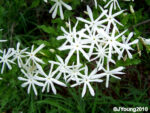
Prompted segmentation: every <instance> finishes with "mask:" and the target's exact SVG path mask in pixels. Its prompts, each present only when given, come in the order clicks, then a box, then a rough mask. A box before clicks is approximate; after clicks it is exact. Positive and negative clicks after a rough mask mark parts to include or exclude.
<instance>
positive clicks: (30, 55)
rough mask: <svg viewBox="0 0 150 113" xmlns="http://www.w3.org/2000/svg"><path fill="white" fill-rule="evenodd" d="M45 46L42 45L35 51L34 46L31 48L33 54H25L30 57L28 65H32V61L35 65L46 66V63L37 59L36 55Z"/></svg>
mask: <svg viewBox="0 0 150 113" xmlns="http://www.w3.org/2000/svg"><path fill="white" fill-rule="evenodd" d="M44 46H45V45H44V44H41V45H40V46H39V47H38V48H37V49H35V50H34V45H33V46H32V48H31V52H25V53H26V54H27V56H28V57H29V58H28V60H27V61H26V64H28V63H30V61H33V63H35V64H38V63H41V64H44V62H43V61H42V60H41V59H39V58H38V57H36V56H35V55H36V53H37V52H39V51H40V50H41V49H42V48H43V47H44Z"/></svg>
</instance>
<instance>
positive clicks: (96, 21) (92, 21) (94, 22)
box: [77, 6, 107, 30]
mask: <svg viewBox="0 0 150 113" xmlns="http://www.w3.org/2000/svg"><path fill="white" fill-rule="evenodd" d="M87 12H88V16H89V17H90V20H86V19H84V18H81V17H77V19H78V20H79V21H81V22H84V23H86V24H88V25H89V26H90V27H92V30H93V29H94V28H96V27H97V26H102V27H104V26H103V25H102V24H103V23H104V22H106V21H103V20H100V19H102V17H103V16H104V15H105V14H106V13H107V10H104V11H103V12H102V13H101V14H100V16H99V17H98V18H97V19H94V17H93V13H92V10H91V8H90V7H89V6H87Z"/></svg>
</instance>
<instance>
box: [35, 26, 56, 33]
mask: <svg viewBox="0 0 150 113" xmlns="http://www.w3.org/2000/svg"><path fill="white" fill-rule="evenodd" d="M38 28H39V29H42V30H43V31H44V32H46V33H48V34H50V33H55V32H56V31H55V29H54V28H52V27H50V26H46V25H41V26H38Z"/></svg>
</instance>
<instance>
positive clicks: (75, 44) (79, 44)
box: [59, 36, 90, 65]
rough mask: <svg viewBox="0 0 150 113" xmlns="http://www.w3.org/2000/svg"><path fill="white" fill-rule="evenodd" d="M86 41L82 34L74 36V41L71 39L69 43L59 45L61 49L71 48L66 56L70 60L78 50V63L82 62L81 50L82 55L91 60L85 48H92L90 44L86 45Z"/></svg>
mask: <svg viewBox="0 0 150 113" xmlns="http://www.w3.org/2000/svg"><path fill="white" fill-rule="evenodd" d="M86 43H87V42H86V41H82V39H81V36H79V37H77V36H76V37H74V40H73V41H70V44H69V45H65V46H61V47H59V50H61V51H62V50H68V49H70V52H69V54H68V56H67V58H66V61H67V62H69V60H70V58H71V56H72V55H73V54H74V53H75V52H76V53H77V65H78V64H80V56H79V52H81V53H82V55H83V56H84V57H85V58H86V59H87V60H89V56H88V54H87V53H86V52H85V51H84V50H83V49H85V48H90V46H88V45H86Z"/></svg>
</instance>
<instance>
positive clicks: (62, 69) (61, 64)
mask: <svg viewBox="0 0 150 113" xmlns="http://www.w3.org/2000/svg"><path fill="white" fill-rule="evenodd" d="M56 57H57V59H58V62H56V61H48V62H49V63H51V64H55V65H57V66H58V67H57V69H56V70H57V71H58V74H57V76H56V79H59V78H60V77H61V75H62V74H64V79H66V78H65V77H66V73H68V70H69V68H71V67H70V66H68V61H67V60H65V61H63V59H62V58H61V57H60V56H58V55H56Z"/></svg>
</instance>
